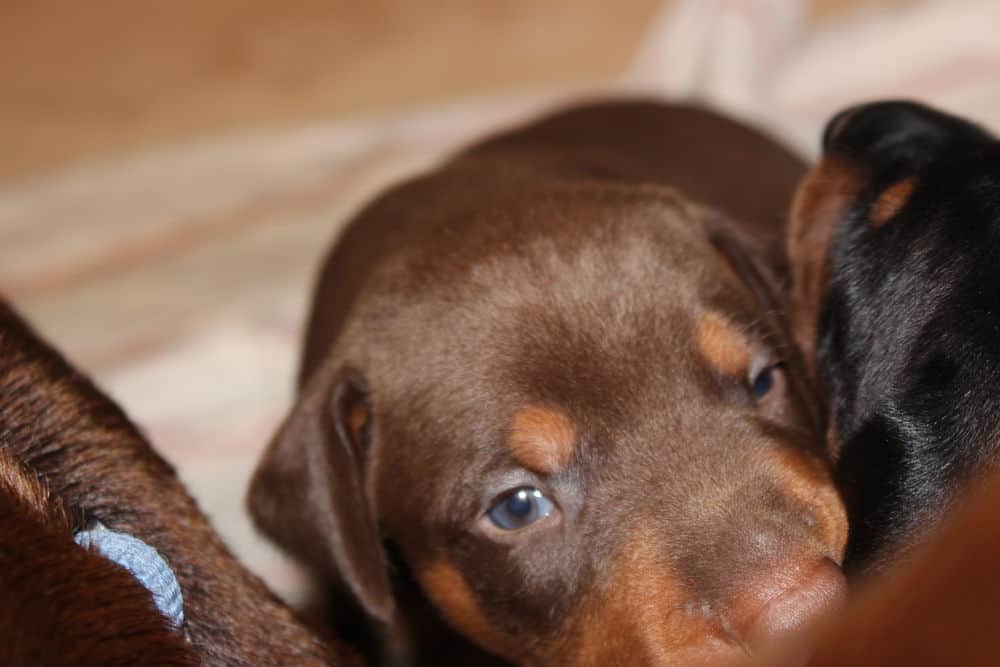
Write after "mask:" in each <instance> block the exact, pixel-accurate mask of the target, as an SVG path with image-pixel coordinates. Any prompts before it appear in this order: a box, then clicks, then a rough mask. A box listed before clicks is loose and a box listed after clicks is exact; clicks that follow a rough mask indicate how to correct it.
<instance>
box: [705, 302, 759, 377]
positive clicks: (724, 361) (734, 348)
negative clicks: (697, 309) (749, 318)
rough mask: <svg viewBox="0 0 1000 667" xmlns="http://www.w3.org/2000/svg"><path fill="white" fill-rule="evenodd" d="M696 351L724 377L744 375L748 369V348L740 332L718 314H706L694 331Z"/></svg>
mask: <svg viewBox="0 0 1000 667" xmlns="http://www.w3.org/2000/svg"><path fill="white" fill-rule="evenodd" d="M695 341H696V342H697V344H698V351H699V352H700V353H701V356H702V357H704V358H705V360H706V361H708V363H710V364H711V365H713V366H715V367H716V368H717V369H719V371H721V372H722V373H724V374H726V375H746V373H747V371H748V370H749V369H750V347H749V345H747V341H746V339H745V338H744V337H743V334H742V333H740V330H739V329H737V328H736V327H735V326H734V325H733V323H732V322H730V321H729V320H728V319H726V318H725V317H723V316H722V315H719V314H718V313H706V314H704V315H702V316H701V319H699V320H698V324H697V325H696V329H695Z"/></svg>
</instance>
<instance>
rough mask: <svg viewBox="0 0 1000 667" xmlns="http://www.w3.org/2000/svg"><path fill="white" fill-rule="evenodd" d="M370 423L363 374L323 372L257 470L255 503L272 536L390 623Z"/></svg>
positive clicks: (261, 522)
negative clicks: (371, 484) (369, 476)
mask: <svg viewBox="0 0 1000 667" xmlns="http://www.w3.org/2000/svg"><path fill="white" fill-rule="evenodd" d="M370 420H371V413H370V407H369V405H368V392H367V388H366V386H365V382H364V379H363V378H362V377H361V375H360V374H359V373H357V372H356V371H353V370H351V369H339V370H336V371H334V372H333V373H324V372H318V373H316V374H315V375H314V377H313V379H312V381H311V382H310V383H309V384H308V385H307V387H306V389H305V390H304V392H303V394H302V396H301V397H300V399H299V401H298V404H297V405H296V406H295V408H294V410H293V411H292V413H291V415H290V416H289V417H288V418H287V419H286V420H285V423H284V424H283V425H282V427H281V429H280V430H279V432H278V434H277V435H276V436H275V438H274V440H272V442H271V444H270V445H269V447H268V449H267V451H266V452H265V454H264V458H263V460H262V461H261V462H260V464H259V465H258V467H257V470H256V472H255V473H254V477H253V480H252V482H251V484H250V493H249V497H248V505H249V509H250V513H251V515H252V516H253V518H254V520H255V522H256V523H257V525H258V526H259V527H260V528H261V529H262V530H263V531H264V532H265V533H267V534H268V535H269V536H270V537H271V538H272V539H274V540H275V541H276V542H277V543H278V544H280V545H281V546H283V547H284V548H286V549H288V550H289V551H290V552H291V553H292V554H294V555H295V556H297V557H298V558H300V559H302V560H303V561H304V562H305V563H306V564H307V565H309V566H311V567H312V568H314V569H315V570H316V571H318V572H319V573H321V574H323V575H325V576H328V577H330V578H332V579H334V580H336V581H339V582H341V583H342V584H343V585H345V586H346V587H347V589H348V590H349V591H350V593H351V594H352V595H353V596H354V598H355V599H356V600H357V601H358V602H359V603H360V604H361V606H362V607H363V608H364V609H365V610H366V611H367V612H368V614H370V615H371V616H372V617H374V618H376V619H378V620H380V621H382V622H383V623H386V624H389V623H390V622H391V620H392V618H393V616H394V614H395V604H394V600H393V596H392V587H391V583H390V580H389V575H388V570H387V566H386V557H385V553H384V551H383V549H382V541H381V537H380V535H379V530H378V524H377V521H376V517H375V515H374V511H373V509H372V506H371V503H369V501H368V497H367V494H366V492H365V471H366V468H367V465H366V460H367V454H368V449H369V447H370V444H371V443H370V438H371V425H370Z"/></svg>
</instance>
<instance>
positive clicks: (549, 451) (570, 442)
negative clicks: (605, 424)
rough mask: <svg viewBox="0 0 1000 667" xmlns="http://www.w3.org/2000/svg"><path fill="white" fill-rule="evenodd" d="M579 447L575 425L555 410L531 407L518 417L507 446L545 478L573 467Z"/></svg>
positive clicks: (515, 455) (522, 409) (511, 429)
mask: <svg viewBox="0 0 1000 667" xmlns="http://www.w3.org/2000/svg"><path fill="white" fill-rule="evenodd" d="M575 444H576V430H575V429H574V428H573V422H571V421H570V420H569V418H568V417H567V416H566V415H565V414H563V413H562V412H561V411H559V410H556V409H553V408H547V407H546V408H543V407H536V406H528V407H525V408H521V409H520V410H518V411H517V413H516V414H515V415H514V420H513V423H512V424H511V427H510V438H509V440H508V441H507V446H508V447H510V450H511V453H513V454H514V458H515V459H517V461H518V463H520V464H521V465H523V466H524V467H525V468H528V469H530V470H534V471H535V472H539V473H542V474H545V475H551V474H554V473H557V472H559V471H560V470H562V469H563V468H565V467H566V466H567V465H568V464H569V459H570V457H571V456H572V455H573V447H574V445H575Z"/></svg>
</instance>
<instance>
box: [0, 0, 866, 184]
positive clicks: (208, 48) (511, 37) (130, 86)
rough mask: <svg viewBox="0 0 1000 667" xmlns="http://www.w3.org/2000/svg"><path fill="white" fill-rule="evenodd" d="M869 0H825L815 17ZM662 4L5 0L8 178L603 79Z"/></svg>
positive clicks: (2, 47)
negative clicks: (246, 134) (163, 148)
mask: <svg viewBox="0 0 1000 667" xmlns="http://www.w3.org/2000/svg"><path fill="white" fill-rule="evenodd" d="M790 1H791V2H795V1H798V0H790ZM803 1H805V0H803ZM873 1H875V0H813V1H812V2H811V3H810V11H811V12H812V13H813V14H814V15H815V16H816V17H818V18H823V17H825V16H828V15H830V14H831V13H835V12H838V11H841V10H843V9H844V8H845V7H849V6H854V5H857V4H861V3H863V2H868V3H871V2H873ZM663 5H664V2H662V1H661V0H533V1H532V2H525V1H524V0H434V1H433V2H414V1H413V0H296V1H294V2H283V1H279V0H250V1H249V2H248V1H247V0H210V1H207V2H206V1H203V0H172V1H170V2H135V0H93V1H92V2H81V1H80V0H2V1H0V81H2V82H3V85H2V89H0V147H2V151H0V184H2V183H3V182H5V181H9V180H11V179H15V178H26V177H30V176H33V175H41V174H43V173H45V172H47V171H50V170H52V169H55V168H58V167H62V166H65V165H69V164H73V163H76V162H79V161H86V160H90V159H94V158H99V157H102V156H104V155H108V154H114V153H118V152H121V151H123V150H129V149H135V148H141V147H146V146H149V145H152V144H160V143H169V142H171V141H173V140H177V139H181V138H186V137H192V136H200V135H208V134H213V133H218V132H220V131H227V130H237V129H244V128H252V127H270V128H273V127H276V126H277V127H281V126H289V125H294V124H298V123H302V122H308V121H328V120H330V119H332V118H341V117H347V116H357V115H361V114H374V113H380V112H386V111H401V110H406V109H411V108H414V107H418V106H423V105H426V104H429V103H432V102H435V101H439V100H442V99H445V98H454V97H459V96H468V95H475V94H478V93H483V92H501V91H510V92H515V91H517V92H520V91H524V90H530V89H536V90H537V89H544V88H545V87H547V86H551V85H553V84H577V83H588V82H595V81H600V80H603V79H607V78H610V77H612V76H614V75H615V74H617V73H618V72H620V70H621V69H622V68H623V67H624V66H625V64H626V63H627V62H628V60H629V58H630V56H631V55H632V52H633V51H634V49H635V47H636V45H637V44H638V43H639V40H640V38H641V36H642V34H643V31H644V29H645V27H646V25H647V24H648V22H649V21H650V19H651V18H652V17H653V16H654V14H655V13H656V11H657V10H658V9H659V8H660V7H661V6H663Z"/></svg>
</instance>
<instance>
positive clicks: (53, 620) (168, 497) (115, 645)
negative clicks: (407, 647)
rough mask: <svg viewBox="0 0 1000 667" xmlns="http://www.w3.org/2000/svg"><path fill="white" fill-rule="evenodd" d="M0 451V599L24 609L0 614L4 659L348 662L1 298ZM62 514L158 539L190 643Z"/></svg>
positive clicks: (127, 426) (155, 541) (108, 405)
mask: <svg viewBox="0 0 1000 667" xmlns="http://www.w3.org/2000/svg"><path fill="white" fill-rule="evenodd" d="M0 451H2V453H3V460H4V461H5V464H4V465H3V466H0V469H2V470H4V473H3V475H2V476H0V480H3V481H2V482H0V488H2V491H3V501H4V502H5V503H9V504H10V505H9V506H10V507H11V508H12V511H9V512H7V511H5V512H4V513H3V516H2V519H3V521H2V522H0V527H2V529H3V530H4V531H5V534H4V537H3V539H2V540H0V544H2V545H3V548H2V549H0V552H3V553H4V554H5V555H7V556H9V557H11V559H12V561H16V563H10V564H8V565H9V567H2V568H0V569H3V572H2V573H0V575H7V574H11V576H10V577H7V578H6V579H5V583H4V586H3V593H4V594H3V597H4V605H2V606H3V607H4V611H5V612H8V613H9V612H10V610H11V609H12V607H10V606H9V605H8V604H7V600H8V596H12V599H14V600H20V601H21V602H20V603H19V604H21V603H23V604H22V607H21V608H22V609H23V610H24V614H23V616H18V617H15V618H11V619H9V620H10V622H9V623H8V622H0V632H2V635H3V637H2V639H0V653H2V652H3V651H4V650H12V651H14V653H13V655H12V657H11V659H12V660H13V662H8V661H3V664H8V665H9V664H25V665H27V664H31V665H48V664H53V665H55V664H137V663H140V662H141V663H142V664H165V665H167V664H169V665H174V664H176V665H186V664H203V665H279V664H287V665H328V664H338V665H339V664H355V663H352V662H351V657H350V654H349V652H347V651H346V650H344V651H343V652H342V657H341V655H340V654H339V653H338V652H339V651H340V649H339V648H337V647H335V648H333V649H328V648H327V647H326V646H325V645H324V644H323V643H322V642H321V641H319V640H318V639H317V638H316V637H315V636H313V635H312V634H311V633H310V632H308V631H307V630H306V629H305V628H304V627H303V626H302V625H301V624H300V623H299V622H298V621H297V620H296V619H295V618H294V616H293V615H292V613H291V612H290V611H289V610H288V609H287V608H286V607H285V606H284V605H282V604H281V603H280V602H279V601H278V600H277V599H276V598H275V597H274V596H273V595H272V594H271V593H270V592H269V591H268V590H267V588H266V587H265V586H264V585H263V583H261V582H260V581H259V580H258V579H257V578H256V577H254V576H253V575H252V574H250V573H249V572H248V571H247V570H245V569H244V568H243V567H242V566H241V565H240V564H239V563H238V562H237V561H236V560H235V559H234V558H233V557H232V556H231V555H230V554H229V552H228V551H227V550H226V548H225V547H224V546H223V545H222V543H221V542H220V541H219V539H218V537H217V536H216V535H215V533H214V532H213V531H212V529H211V527H210V526H209V524H208V522H207V521H206V520H205V517H204V516H203V515H202V514H201V513H200V512H199V511H198V509H197V507H196V505H195V503H194V501H192V500H191V498H190V497H189V496H188V495H187V493H186V492H185V491H184V488H183V486H182V485H181V483H180V482H179V481H178V480H177V478H176V476H175V474H174V472H173V470H172V469H171V468H170V467H169V466H168V465H167V464H166V463H165V462H164V461H163V460H162V459H161V458H160V457H159V456H157V455H156V453H155V452H154V451H153V450H152V448H151V447H150V446H149V445H148V444H147V442H146V441H145V440H144V439H143V437H142V436H141V435H140V433H139V432H138V431H137V430H136V428H135V427H134V426H133V425H132V424H131V423H130V422H129V421H128V419H127V417H126V416H125V415H124V414H123V413H122V412H121V410H119V409H118V408H117V407H116V406H115V405H114V403H112V402H111V401H110V400H108V399H107V398H106V397H105V396H104V395H103V394H101V393H100V392H99V391H98V390H97V389H96V388H95V387H94V386H93V385H92V384H91V383H90V382H89V381H87V379H86V378H84V377H83V376H82V375H80V374H79V373H77V372H76V371H75V370H74V369H73V368H72V367H70V366H69V365H68V364H67V363H66V362H65V361H64V360H63V359H62V358H61V357H60V356H59V355H58V354H57V353H56V352H54V351H53V350H51V349H50V348H48V347H46V346H45V344H44V343H42V342H41V341H40V340H39V339H38V338H37V337H36V336H35V335H34V334H33V333H32V332H31V331H30V330H29V328H28V327H27V326H26V325H25V324H24V323H23V322H22V321H21V320H20V319H19V318H18V317H17V315H15V314H14V312H13V311H11V310H10V309H9V308H8V307H7V306H6V305H3V304H2V303H0ZM36 480H43V481H44V486H40V485H39V484H40V483H39V482H38V481H36ZM67 517H74V518H75V519H74V520H75V521H76V524H77V527H79V524H80V523H81V522H82V520H83V519H84V517H86V518H87V519H96V520H99V521H101V522H102V523H103V524H105V525H106V526H108V527H109V528H111V529H113V530H119V531H122V532H126V533H129V534H131V535H134V536H136V537H138V538H139V539H141V540H143V541H144V542H146V543H147V544H149V545H151V546H153V547H154V548H155V549H157V551H159V553H160V554H161V555H162V556H163V558H164V559H165V560H166V562H167V563H168V564H170V566H171V568H172V569H173V571H174V573H175V575H176V577H177V579H178V581H179V583H180V586H181V589H182V591H183V595H184V611H185V617H186V631H187V633H188V635H189V637H190V644H185V643H183V640H180V641H179V640H178V638H179V637H180V635H178V634H177V633H169V632H167V631H166V629H165V627H164V621H163V619H162V617H161V616H160V615H159V613H158V612H156V611H155V608H153V607H152V601H151V598H150V596H149V593H148V592H147V591H146V590H145V589H144V588H142V586H141V585H140V584H139V583H138V582H137V581H136V580H135V579H133V578H132V577H131V576H130V575H128V574H127V573H125V572H124V571H123V570H121V569H119V568H118V567H117V566H114V565H113V564H111V563H110V562H109V561H106V560H105V559H103V558H101V557H99V556H98V555H97V554H95V553H92V552H89V551H85V550H83V549H81V548H79V547H76V546H75V545H74V544H73V543H72V532H71V531H70V530H69V527H68V525H67ZM11 554H16V555H14V556H10V555H11ZM14 565H16V566H17V567H16V568H14V569H10V568H13V567H14ZM46 602H47V603H51V604H47V603H46ZM35 622H37V623H38V624H39V627H38V628H35V627H33V623H35ZM56 627H58V629H55V628H56ZM45 628H53V629H52V630H51V631H47V630H45ZM115 636H119V637H120V638H121V639H120V641H117V640H114V637H115ZM101 637H110V638H111V639H108V641H107V642H104V641H99V640H100V638H101ZM138 647H143V648H142V652H141V653H137V648H138ZM42 649H44V650H45V656H44V657H38V653H37V651H40V650H42ZM161 649H162V660H163V662H162V663H161V662H156V660H159V659H160V657H158V655H159V651H160V650H161ZM28 655H33V656H35V657H34V658H32V659H30V660H29V659H28V658H27V657H26V656H28ZM138 655H141V656H142V658H137V657H136V656H138ZM63 656H79V657H80V661H78V662H73V660H68V661H66V662H62V660H63ZM86 656H104V657H106V658H107V659H108V660H118V661H119V662H109V663H104V662H99V661H98V662H90V661H89V657H88V658H87V659H84V657H86ZM129 656H131V658H132V661H131V662H129V661H128V659H127V658H128V657H129ZM192 656H194V657H192ZM95 659H96V658H95ZM17 660H21V662H18V661H17ZM25 660H27V662H24V661H25Z"/></svg>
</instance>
